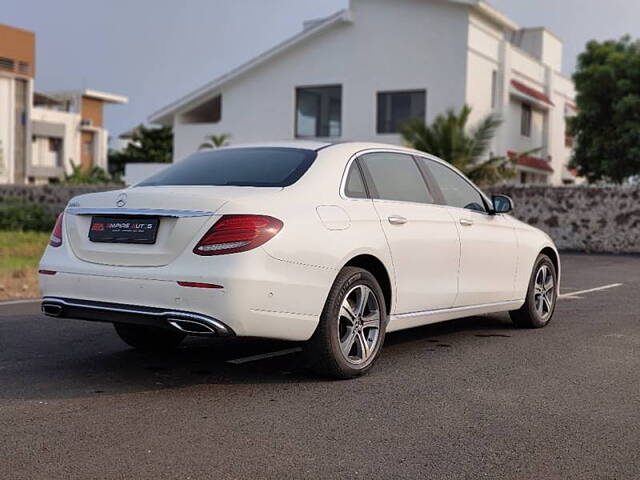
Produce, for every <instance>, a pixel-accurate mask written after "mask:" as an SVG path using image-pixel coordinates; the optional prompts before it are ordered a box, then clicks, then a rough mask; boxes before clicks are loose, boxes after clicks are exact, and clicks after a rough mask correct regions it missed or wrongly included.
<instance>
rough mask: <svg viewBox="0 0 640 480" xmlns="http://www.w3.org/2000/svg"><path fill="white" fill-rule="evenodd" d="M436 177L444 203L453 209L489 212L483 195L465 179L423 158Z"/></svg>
mask: <svg viewBox="0 0 640 480" xmlns="http://www.w3.org/2000/svg"><path fill="white" fill-rule="evenodd" d="M420 161H421V162H424V163H425V165H426V167H427V168H428V169H429V172H430V173H431V175H432V176H433V177H434V179H435V181H436V183H437V184H438V187H440V191H441V192H442V196H443V197H444V201H445V203H446V204H447V205H449V206H451V207H458V208H467V209H469V210H476V211H479V212H485V213H486V212H487V208H486V207H485V204H484V201H483V199H482V195H480V193H478V191H477V190H476V189H475V188H474V187H473V186H472V185H471V184H470V183H469V182H468V181H467V180H466V179H465V178H463V177H461V176H460V175H459V174H458V173H457V172H455V171H454V170H452V169H450V168H449V167H447V166H445V165H442V164H441V163H438V162H434V161H433V160H428V159H426V158H421V159H420Z"/></svg>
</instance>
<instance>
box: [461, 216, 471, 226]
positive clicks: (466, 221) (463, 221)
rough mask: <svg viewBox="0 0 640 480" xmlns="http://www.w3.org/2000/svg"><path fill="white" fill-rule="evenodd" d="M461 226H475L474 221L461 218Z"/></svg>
mask: <svg viewBox="0 0 640 480" xmlns="http://www.w3.org/2000/svg"><path fill="white" fill-rule="evenodd" d="M460 225H462V226H464V227H470V226H471V225H473V220H470V219H468V218H461V219H460Z"/></svg>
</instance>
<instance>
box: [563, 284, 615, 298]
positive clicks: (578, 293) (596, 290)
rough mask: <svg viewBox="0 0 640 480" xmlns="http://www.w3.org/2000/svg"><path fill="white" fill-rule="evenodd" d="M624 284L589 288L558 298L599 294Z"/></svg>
mask: <svg viewBox="0 0 640 480" xmlns="http://www.w3.org/2000/svg"><path fill="white" fill-rule="evenodd" d="M622 285H624V283H612V284H611V285H603V286H602V287H595V288H589V289H588V290H579V291H577V292H569V293H563V294H562V295H560V296H559V297H558V298H571V297H575V296H576V295H582V294H583V293H591V292H599V291H601V290H609V289H610V288H616V287H621V286H622Z"/></svg>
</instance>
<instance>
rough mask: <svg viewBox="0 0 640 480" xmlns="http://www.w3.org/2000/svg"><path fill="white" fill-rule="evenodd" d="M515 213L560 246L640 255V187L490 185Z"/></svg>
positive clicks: (492, 191)
mask: <svg viewBox="0 0 640 480" xmlns="http://www.w3.org/2000/svg"><path fill="white" fill-rule="evenodd" d="M486 192H487V194H489V195H490V194H491V193H504V194H505V195H509V196H510V197H511V198H512V199H513V202H514V205H515V208H514V212H513V216H514V217H516V218H518V219H519V220H522V221H523V222H526V223H528V224H530V225H533V226H535V227H538V228H540V229H541V230H544V231H545V232H547V233H548V234H549V236H551V238H553V240H554V241H555V242H556V245H557V246H558V248H559V249H561V250H575V251H582V252H594V253H640V186H602V187H600V186H578V187H545V186H539V187H526V186H524V187H516V186H511V187H494V188H490V189H486Z"/></svg>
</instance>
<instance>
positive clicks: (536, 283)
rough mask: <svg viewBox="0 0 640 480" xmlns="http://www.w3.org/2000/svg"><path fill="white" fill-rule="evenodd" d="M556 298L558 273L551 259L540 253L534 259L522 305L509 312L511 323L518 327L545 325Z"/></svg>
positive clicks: (553, 309)
mask: <svg viewBox="0 0 640 480" xmlns="http://www.w3.org/2000/svg"><path fill="white" fill-rule="evenodd" d="M557 300H558V274H557V272H556V267H555V265H554V264H553V262H552V261H551V259H550V258H549V257H548V256H547V255H544V254H540V255H539V256H538V258H537V259H536V262H535V264H534V267H533V272H532V273H531V279H530V280H529V289H528V290H527V297H526V301H525V302H524V305H523V306H522V307H521V308H520V309H519V310H514V311H511V312H509V316H510V317H511V320H512V321H513V323H514V324H515V325H516V326H517V327H520V328H542V327H546V326H547V325H548V324H549V322H550V321H551V318H552V317H553V312H554V311H555V308H556V302H557Z"/></svg>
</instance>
